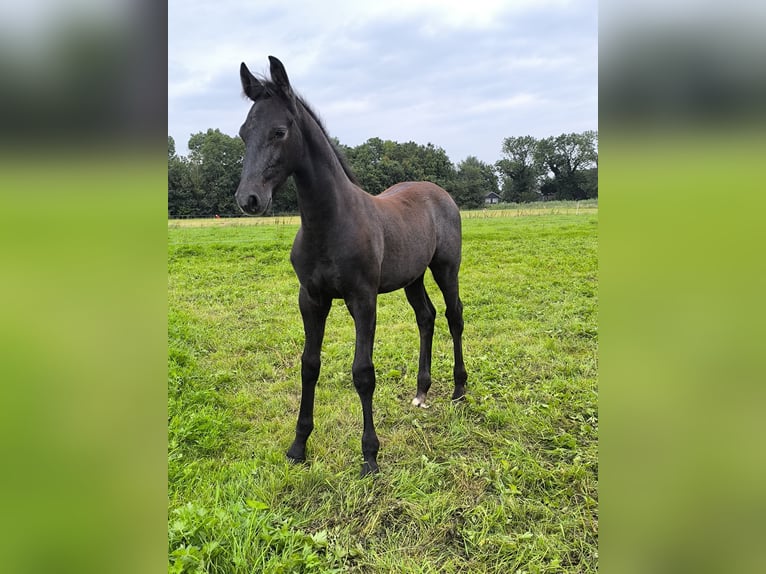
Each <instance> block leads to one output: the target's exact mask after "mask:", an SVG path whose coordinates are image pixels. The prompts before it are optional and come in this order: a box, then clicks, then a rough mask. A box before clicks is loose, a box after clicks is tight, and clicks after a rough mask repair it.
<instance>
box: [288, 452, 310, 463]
mask: <svg viewBox="0 0 766 574" xmlns="http://www.w3.org/2000/svg"><path fill="white" fill-rule="evenodd" d="M285 457H287V460H288V461H289V462H290V463H292V464H305V463H306V457H305V456H301V455H296V454H292V453H291V451H289V450H288V451H287V452H286V453H285Z"/></svg>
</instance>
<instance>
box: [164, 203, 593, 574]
mask: <svg viewBox="0 0 766 574" xmlns="http://www.w3.org/2000/svg"><path fill="white" fill-rule="evenodd" d="M296 229H297V226H295V225H292V224H280V225H237V224H236V223H235V224H232V225H225V224H221V223H217V224H216V225H214V226H207V227H182V226H173V225H169V229H168V234H169V243H170V246H169V259H168V268H169V318H168V331H169V381H168V405H169V419H168V427H169V437H168V440H169V446H168V489H169V492H168V496H169V515H168V522H169V526H168V536H169V541H168V552H169V571H171V572H346V571H348V572H381V573H384V572H385V573H388V572H528V573H534V572H578V573H579V572H595V571H596V570H597V568H598V553H597V536H598V508H597V500H598V494H597V486H598V461H597V430H598V414H597V381H596V373H597V338H598V333H597V324H596V310H597V264H596V246H597V215H596V214H594V213H592V212H591V213H587V214H585V213H582V212H581V213H580V214H579V215H573V214H558V215H536V216H534V217H532V216H530V217H494V218H489V219H472V218H469V219H466V220H465V221H464V228H463V237H464V244H463V265H462V272H461V296H462V299H463V302H464V305H465V315H464V317H465V323H466V327H465V334H464V344H465V355H466V366H467V369H468V373H469V390H468V393H469V394H468V398H467V401H466V403H465V404H462V405H458V406H453V405H452V404H451V403H450V395H451V393H452V380H451V372H452V352H451V340H450V338H449V332H448V329H447V324H446V320H445V319H444V316H443V313H444V304H443V301H442V300H441V296H440V294H439V292H438V290H437V288H436V286H435V284H434V282H433V280H432V279H431V277H430V275H428V276H427V277H428V281H427V283H426V286H427V288H428V291H429V293H430V294H431V298H432V300H433V302H434V304H435V305H436V307H437V311H438V312H439V318H438V319H437V324H436V333H435V337H434V351H433V357H434V360H433V380H434V383H433V386H432V388H431V392H430V393H429V397H430V403H431V405H432V406H431V408H430V409H427V410H422V409H416V408H414V407H412V406H411V405H410V399H411V398H412V397H413V396H414V393H415V387H416V374H417V360H418V357H417V354H418V334H417V327H416V325H415V321H414V315H413V312H412V310H411V309H410V307H409V306H408V304H407V302H406V299H405V297H404V293H403V292H401V291H400V292H396V293H391V294H387V295H382V296H381V297H380V298H379V301H378V329H377V336H376V343H375V365H376V372H377V375H378V386H377V390H376V393H375V402H374V406H375V416H376V427H377V431H378V435H379V437H380V441H381V451H380V455H379V458H378V461H379V463H380V465H381V471H382V472H381V474H380V475H377V476H375V477H371V478H366V479H361V480H360V479H359V478H358V473H359V469H360V465H361V452H360V450H361V447H360V440H361V426H362V417H361V407H360V404H359V399H358V397H357V395H356V392H355V391H354V388H353V384H352V381H351V361H352V357H353V341H354V333H353V323H352V321H351V318H350V317H349V316H348V313H347V312H346V310H345V308H344V306H343V303H342V302H340V301H336V302H335V304H334V306H333V309H332V311H331V313H330V317H329V319H328V326H327V334H326V337H325V343H324V347H323V353H322V360H323V362H322V373H321V375H320V380H319V384H318V387H317V397H316V407H315V430H314V433H313V434H312V436H311V439H310V440H309V446H308V457H309V460H310V464H309V465H305V466H292V465H290V464H288V463H287V462H286V460H285V458H284V452H285V450H286V449H287V447H288V446H289V445H290V442H291V441H292V438H293V432H294V427H295V421H296V416H297V411H298V404H299V400H300V382H299V381H300V355H301V351H302V344H303V329H302V325H301V321H300V314H299V312H298V306H297V292H298V283H297V279H296V278H295V276H294V274H293V271H292V269H291V267H290V263H289V261H288V253H289V249H290V245H291V243H292V238H293V236H294V234H295V231H296Z"/></svg>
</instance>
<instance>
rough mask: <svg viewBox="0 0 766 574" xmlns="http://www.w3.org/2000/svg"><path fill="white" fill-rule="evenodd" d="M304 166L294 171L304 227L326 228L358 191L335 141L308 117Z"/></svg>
mask: <svg viewBox="0 0 766 574" xmlns="http://www.w3.org/2000/svg"><path fill="white" fill-rule="evenodd" d="M304 138H305V143H304V147H305V149H304V157H305V161H304V162H303V165H302V166H301V167H300V168H299V169H298V170H296V172H295V184H296V188H297V191H298V206H299V208H300V212H301V220H302V222H303V225H304V227H317V228H320V229H326V228H328V227H329V226H332V224H333V222H334V221H335V220H336V219H338V218H343V217H344V212H346V211H347V209H348V208H349V207H350V205H349V204H350V203H353V201H354V196H355V195H356V194H358V193H360V192H359V190H358V189H356V186H355V185H354V184H353V183H352V182H351V180H350V179H349V177H348V175H346V172H345V170H344V169H343V166H342V165H341V163H340V160H339V159H338V157H337V155H336V154H335V151H334V150H333V148H332V144H331V143H330V142H329V141H328V140H327V137H326V136H325V135H324V132H323V131H322V129H321V128H320V127H319V126H318V125H317V124H316V122H314V120H313V119H312V118H310V117H307V118H306V120H305V129H304Z"/></svg>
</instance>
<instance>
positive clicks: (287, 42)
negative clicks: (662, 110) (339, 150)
mask: <svg viewBox="0 0 766 574" xmlns="http://www.w3.org/2000/svg"><path fill="white" fill-rule="evenodd" d="M597 5H598V2H597V0H383V1H377V0H325V1H322V2H320V1H314V2H311V1H308V0H289V1H288V0H218V1H216V2H210V1H207V0H206V1H199V0H170V1H169V2H168V17H169V25H168V134H169V135H171V136H173V138H174V139H175V141H176V147H177V149H178V151H179V152H180V153H186V151H187V148H186V144H187V142H188V140H189V136H190V135H191V134H193V133H196V132H199V131H206V130H207V129H208V128H218V129H220V130H221V131H222V132H224V133H227V134H229V135H236V133H237V131H238V130H239V126H240V125H241V123H242V122H243V120H244V118H245V115H246V114H247V111H248V109H249V104H248V102H247V101H246V100H245V99H244V98H243V96H242V90H241V86H240V83H239V64H240V62H243V61H244V62H245V63H247V65H248V67H249V68H250V70H251V71H253V72H254V73H266V74H267V73H268V59H267V56H269V55H273V56H276V57H278V58H279V59H280V60H282V62H283V63H284V65H285V68H286V69H287V73H288V75H289V77H290V81H291V83H292V85H293V88H294V89H296V91H298V92H299V93H300V94H301V95H303V96H304V98H305V99H306V100H307V101H308V102H309V103H310V104H311V105H312V107H313V108H314V109H315V111H317V112H318V113H319V115H320V117H321V118H322V119H323V120H324V123H325V126H326V127H327V130H328V132H329V133H330V135H332V136H334V137H337V138H338V139H339V140H340V141H341V143H343V144H346V145H349V146H356V145H359V144H361V143H363V142H365V141H367V140H368V139H369V138H372V137H379V138H382V139H391V140H395V141H399V142H407V141H415V142H417V143H419V144H427V143H429V142H430V143H433V144H434V145H437V146H440V147H442V148H444V149H445V150H446V152H447V155H448V156H449V158H450V159H451V160H452V161H453V162H454V163H458V162H459V161H461V160H463V159H465V158H466V157H467V156H469V155H474V156H477V157H478V158H479V159H481V160H483V161H485V162H490V163H494V162H495V161H497V160H498V159H500V158H501V157H502V151H501V146H502V142H503V139H504V138H506V137H508V136H523V135H532V136H535V137H546V136H551V135H558V134H561V133H565V132H581V131H584V130H595V129H598V125H597V120H598V113H597V105H598V94H597V76H598V57H597Z"/></svg>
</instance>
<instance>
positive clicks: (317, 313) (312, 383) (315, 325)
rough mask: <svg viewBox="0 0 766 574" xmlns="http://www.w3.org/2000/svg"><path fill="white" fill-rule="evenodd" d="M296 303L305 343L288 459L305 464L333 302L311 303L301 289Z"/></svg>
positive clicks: (312, 301)
mask: <svg viewBox="0 0 766 574" xmlns="http://www.w3.org/2000/svg"><path fill="white" fill-rule="evenodd" d="M298 303H299V305H300V309H301V316H302V317H303V330H304V333H305V335H306V341H305V343H304V346H303V356H302V357H301V407H300V412H299V414H298V424H297V425H296V427H295V440H294V441H293V444H292V445H291V446H290V449H289V450H288V451H287V458H288V459H289V460H291V461H292V462H303V461H305V460H306V441H307V440H308V438H309V435H310V434H311V431H312V430H314V388H315V387H316V384H317V379H318V378H319V368H320V352H321V350H322V339H323V338H324V328H325V324H326V322H327V315H328V314H329V312H330V306H331V305H332V299H329V298H328V299H322V300H314V299H312V298H311V297H309V295H308V293H307V292H306V290H305V289H303V288H302V287H301V290H300V295H299V297H298Z"/></svg>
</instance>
